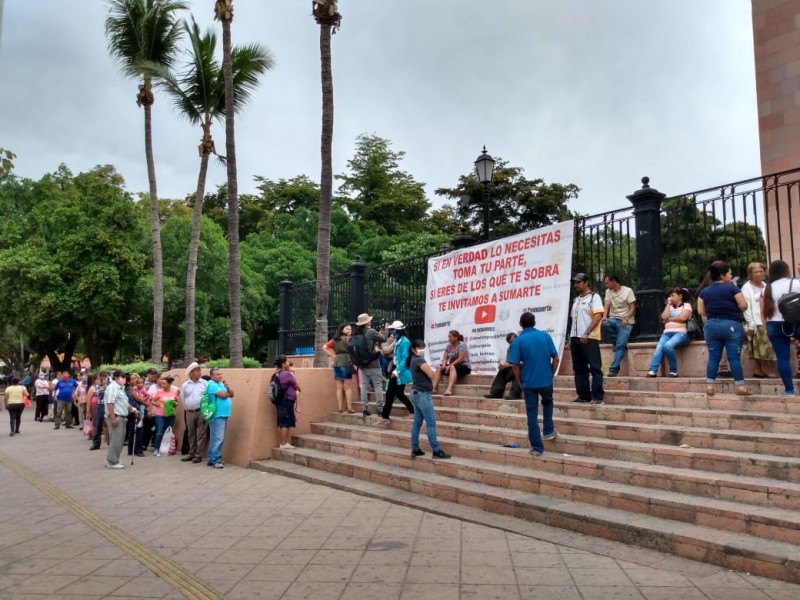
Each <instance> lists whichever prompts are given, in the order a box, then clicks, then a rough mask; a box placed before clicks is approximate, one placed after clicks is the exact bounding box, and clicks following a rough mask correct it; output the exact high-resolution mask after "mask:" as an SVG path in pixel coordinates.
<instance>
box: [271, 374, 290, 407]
mask: <svg viewBox="0 0 800 600" xmlns="http://www.w3.org/2000/svg"><path fill="white" fill-rule="evenodd" d="M285 395H286V390H285V389H284V387H283V386H282V385H281V380H280V378H279V377H278V373H273V374H272V378H271V379H270V380H269V388H268V389H267V396H269V399H270V402H272V403H273V404H275V405H277V404H280V403H281V402H282V401H283V397H284V396H285Z"/></svg>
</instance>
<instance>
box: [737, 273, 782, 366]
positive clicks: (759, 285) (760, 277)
mask: <svg viewBox="0 0 800 600" xmlns="http://www.w3.org/2000/svg"><path fill="white" fill-rule="evenodd" d="M766 275H767V268H766V267H765V266H764V265H762V264H761V263H759V262H752V263H750V264H749V265H747V281H746V282H745V284H744V285H743V286H742V296H744V299H745V300H746V301H747V310H745V311H744V335H745V338H746V341H747V349H748V354H749V355H750V360H751V361H753V362H754V363H755V369H753V377H757V378H759V379H765V378H767V377H777V375H776V373H775V362H776V361H777V360H778V359H777V357H776V356H775V350H773V348H772V343H771V342H770V341H769V338H768V337H767V328H766V325H765V324H764V319H763V318H762V316H761V298H763V296H764V291H765V290H766V288H767V284H766V283H764V277H766Z"/></svg>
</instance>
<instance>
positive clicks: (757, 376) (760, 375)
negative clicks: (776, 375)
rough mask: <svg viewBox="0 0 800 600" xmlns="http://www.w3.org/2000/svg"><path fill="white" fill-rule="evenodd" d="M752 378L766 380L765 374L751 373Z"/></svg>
mask: <svg viewBox="0 0 800 600" xmlns="http://www.w3.org/2000/svg"><path fill="white" fill-rule="evenodd" d="M753 377H756V378H757V379H766V378H767V375H766V374H765V373H753Z"/></svg>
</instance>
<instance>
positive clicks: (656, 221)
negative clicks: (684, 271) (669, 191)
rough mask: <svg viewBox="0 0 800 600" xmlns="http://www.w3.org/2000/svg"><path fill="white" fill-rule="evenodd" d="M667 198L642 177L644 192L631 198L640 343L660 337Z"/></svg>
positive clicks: (632, 195) (648, 179)
mask: <svg viewBox="0 0 800 600" xmlns="http://www.w3.org/2000/svg"><path fill="white" fill-rule="evenodd" d="M664 198H666V194H662V193H661V192H659V191H658V190H655V189H653V188H651V187H650V178H649V177H642V189H640V190H636V191H635V192H634V193H633V194H631V195H630V196H628V200H630V202H631V204H633V216H634V220H635V222H636V225H635V226H636V279H637V286H636V323H637V324H638V330H639V332H638V334H637V336H636V341H637V342H652V341H656V340H658V339H659V338H660V337H661V330H662V327H661V311H662V310H664V290H663V287H662V286H663V285H664V278H663V275H662V270H661V259H662V249H661V202H662V201H663V200H664Z"/></svg>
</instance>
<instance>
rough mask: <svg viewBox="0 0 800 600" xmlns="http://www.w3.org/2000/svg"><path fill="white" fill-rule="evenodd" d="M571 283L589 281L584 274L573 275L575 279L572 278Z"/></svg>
mask: <svg viewBox="0 0 800 600" xmlns="http://www.w3.org/2000/svg"><path fill="white" fill-rule="evenodd" d="M572 281H574V282H576V283H577V282H578V281H589V276H588V275H587V274H586V273H575V277H573V278H572Z"/></svg>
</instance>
